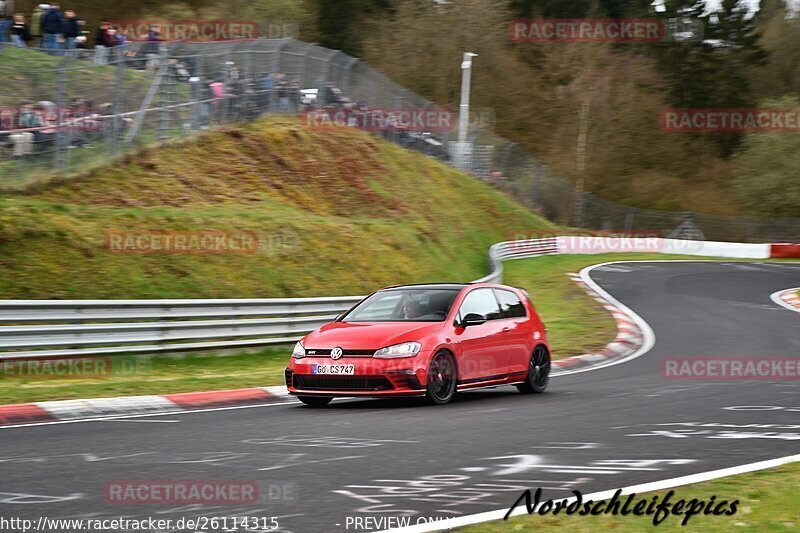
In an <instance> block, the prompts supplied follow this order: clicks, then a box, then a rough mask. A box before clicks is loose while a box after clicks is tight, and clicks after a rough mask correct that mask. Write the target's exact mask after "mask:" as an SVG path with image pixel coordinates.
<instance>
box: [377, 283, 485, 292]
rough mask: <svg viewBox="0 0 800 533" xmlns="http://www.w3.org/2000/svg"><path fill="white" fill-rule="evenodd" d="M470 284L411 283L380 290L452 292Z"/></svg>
mask: <svg viewBox="0 0 800 533" xmlns="http://www.w3.org/2000/svg"><path fill="white" fill-rule="evenodd" d="M470 285H471V284H470V283H412V284H409V285H391V286H389V287H384V288H382V289H380V290H382V291H391V290H398V289H422V290H428V289H445V290H454V291H460V290H461V289H463V288H464V287H469V286H470Z"/></svg>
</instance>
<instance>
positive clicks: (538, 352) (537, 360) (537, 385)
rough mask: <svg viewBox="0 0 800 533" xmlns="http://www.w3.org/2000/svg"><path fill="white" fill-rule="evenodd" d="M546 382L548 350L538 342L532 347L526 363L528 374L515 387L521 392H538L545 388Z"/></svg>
mask: <svg viewBox="0 0 800 533" xmlns="http://www.w3.org/2000/svg"><path fill="white" fill-rule="evenodd" d="M548 383H550V352H549V351H548V350H547V347H546V346H544V345H543V344H540V345H539V346H537V347H536V348H534V349H533V353H532V354H531V360H530V362H529V363H528V375H527V376H526V377H525V381H524V382H522V383H520V384H519V385H517V389H519V391H520V392H521V393H523V394H540V393H542V392H544V391H545V390H547V384H548Z"/></svg>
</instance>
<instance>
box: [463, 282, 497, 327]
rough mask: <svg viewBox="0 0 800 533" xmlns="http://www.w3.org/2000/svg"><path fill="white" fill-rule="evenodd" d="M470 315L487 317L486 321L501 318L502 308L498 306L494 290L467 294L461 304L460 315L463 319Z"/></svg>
mask: <svg viewBox="0 0 800 533" xmlns="http://www.w3.org/2000/svg"><path fill="white" fill-rule="evenodd" d="M470 313H477V314H479V315H481V316H485V317H486V320H496V319H498V318H500V306H499V305H498V304H497V298H495V297H494V293H493V292H492V289H475V290H474V291H471V292H470V293H469V294H467V296H466V297H465V298H464V301H463V302H462V303H461V309H460V310H459V315H460V316H461V318H462V319H463V318H464V317H465V316H467V315H468V314H470Z"/></svg>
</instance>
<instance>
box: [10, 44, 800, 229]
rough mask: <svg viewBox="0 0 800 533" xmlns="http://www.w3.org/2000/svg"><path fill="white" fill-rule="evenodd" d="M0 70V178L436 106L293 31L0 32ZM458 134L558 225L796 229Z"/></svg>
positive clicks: (21, 183) (475, 132)
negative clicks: (285, 123)
mask: <svg viewBox="0 0 800 533" xmlns="http://www.w3.org/2000/svg"><path fill="white" fill-rule="evenodd" d="M0 79H3V80H4V84H5V87H6V89H7V90H6V91H3V93H2V94H0V190H13V189H21V188H25V187H26V186H29V185H30V184H31V183H34V182H36V181H38V180H42V179H47V178H48V177H51V176H54V175H58V176H61V177H64V176H68V175H69V174H71V173H79V172H83V171H86V170H88V169H91V168H93V167H94V166H99V165H102V164H106V163H107V162H108V161H109V160H110V159H111V158H114V157H117V156H119V155H122V154H125V153H127V152H130V151H132V150H135V149H137V148H139V147H141V146H145V145H149V144H154V143H159V142H163V141H166V140H173V139H181V138H186V137H188V136H190V135H194V134H196V133H197V132H200V131H203V130H206V129H208V128H212V127H215V126H219V125H223V124H230V123H236V122H243V121H251V120H254V119H256V118H258V117H260V116H263V115H264V114H280V113H282V114H293V115H296V114H298V113H303V112H306V111H308V110H317V109H326V108H328V109H330V108H337V107H344V106H347V107H354V108H356V109H360V110H365V109H393V110H404V109H407V110H415V111H419V110H429V109H434V108H435V107H436V106H435V105H434V104H433V103H432V102H430V101H428V100H426V99H424V98H422V97H420V96H418V95H416V94H414V93H413V92H411V91H409V90H407V89H405V88H403V87H401V86H400V85H398V84H396V83H395V82H393V81H391V80H390V79H389V78H387V77H386V76H384V75H383V74H381V73H379V72H377V71H375V70H374V69H372V68H370V67H369V66H368V65H366V64H364V63H363V62H361V61H359V60H358V59H357V58H354V57H350V56H348V55H346V54H344V53H342V52H339V51H336V50H329V49H326V48H323V47H320V46H316V45H313V44H307V43H303V42H300V41H297V40H295V39H292V38H285V39H254V40H239V41H225V42H211V43H208V42H207V43H192V42H169V43H167V42H134V43H129V44H126V45H124V46H119V47H114V48H102V47H100V48H97V49H95V50H60V51H55V52H54V51H50V53H49V54H48V53H47V52H45V51H41V50H33V49H21V48H16V47H14V46H11V45H7V44H0ZM395 126H396V125H395ZM395 126H393V127H388V126H387V127H385V128H384V129H382V130H379V131H375V130H373V131H375V133H376V134H379V135H381V136H383V137H384V138H385V139H387V140H390V141H393V142H396V143H398V144H400V145H402V146H404V147H406V148H411V149H416V150H419V151H422V152H423V153H425V154H427V155H429V156H432V157H436V158H438V159H440V160H442V161H444V162H447V163H452V161H451V158H450V155H449V154H450V151H449V146H450V141H451V140H454V139H455V132H454V131H452V132H451V131H448V130H437V131H420V130H413V129H411V130H410V129H404V128H402V127H395ZM451 133H452V137H453V138H452V139H451ZM468 139H469V142H470V143H471V144H472V149H471V150H470V153H471V157H470V160H469V162H468V163H467V168H466V169H465V170H467V171H469V172H471V173H472V174H473V175H475V176H477V177H478V178H480V179H482V180H485V181H487V182H489V183H491V184H492V185H494V186H496V187H498V188H501V189H503V190H505V191H507V192H508V193H509V194H512V195H513V196H515V197H516V198H518V199H519V200H520V201H522V202H523V203H525V204H526V205H528V206H530V207H531V208H532V209H534V210H536V211H538V212H540V213H541V214H542V215H543V216H545V217H546V218H548V219H549V220H552V221H555V222H557V223H559V224H563V225H571V226H576V227H579V228H583V229H592V230H600V231H602V230H614V231H632V232H633V231H640V230H659V231H661V232H663V233H664V234H665V235H669V236H672V237H685V238H695V239H696V238H706V239H709V240H738V241H772V242H778V241H783V242H798V241H800V219H767V218H738V217H722V216H711V215H701V214H693V213H683V212H669V211H655V210H647V209H637V208H633V207H628V206H624V205H620V204H617V203H614V202H611V201H608V200H605V199H603V198H600V197H598V196H596V195H593V194H591V193H588V192H580V191H579V190H578V189H577V188H576V186H575V184H574V183H572V182H569V181H567V180H564V179H562V178H560V177H559V176H557V175H555V174H554V173H553V172H552V171H551V170H550V169H549V168H548V167H547V166H546V165H544V164H542V163H541V162H539V161H537V160H536V159H535V158H534V157H532V156H531V155H530V154H528V153H526V152H525V151H524V150H523V149H521V148H520V147H519V146H518V145H516V144H514V143H512V142H510V141H508V140H506V139H503V138H501V137H498V136H497V135H495V134H494V133H493V132H491V131H490V130H489V129H488V127H487V125H486V124H485V123H482V124H481V123H475V124H472V125H471V128H470V132H469V137H468Z"/></svg>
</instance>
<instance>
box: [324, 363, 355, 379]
mask: <svg viewBox="0 0 800 533" xmlns="http://www.w3.org/2000/svg"><path fill="white" fill-rule="evenodd" d="M314 373H315V374H340V375H350V376H352V375H353V374H355V373H356V365H314Z"/></svg>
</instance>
